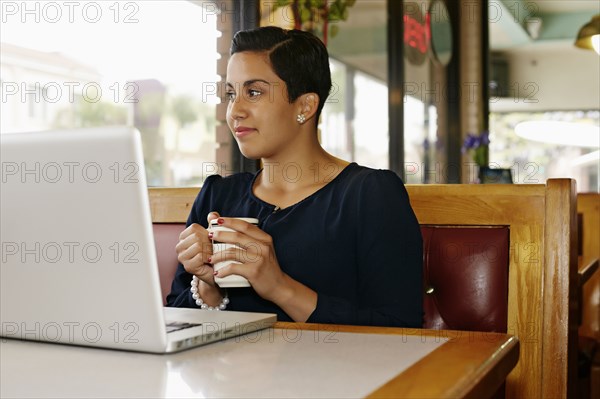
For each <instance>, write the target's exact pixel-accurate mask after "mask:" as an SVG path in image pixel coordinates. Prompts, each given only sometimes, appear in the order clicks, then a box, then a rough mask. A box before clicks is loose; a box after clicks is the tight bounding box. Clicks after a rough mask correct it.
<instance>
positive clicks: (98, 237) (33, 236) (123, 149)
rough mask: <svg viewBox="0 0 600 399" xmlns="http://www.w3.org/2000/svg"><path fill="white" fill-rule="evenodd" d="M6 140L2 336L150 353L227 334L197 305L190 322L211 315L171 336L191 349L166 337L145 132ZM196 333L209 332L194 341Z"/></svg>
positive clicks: (3, 147)
mask: <svg viewBox="0 0 600 399" xmlns="http://www.w3.org/2000/svg"><path fill="white" fill-rule="evenodd" d="M0 139H1V155H2V158H1V166H2V169H1V171H2V176H1V179H2V180H1V189H0V193H1V194H0V195H1V197H0V198H1V202H0V206H1V211H0V212H1V213H0V219H1V234H2V236H1V237H2V238H1V241H2V242H1V254H0V255H1V256H0V257H1V262H2V263H1V268H0V284H1V290H0V296H1V302H0V303H1V305H0V306H1V312H0V323H1V335H2V336H5V337H14V338H21V339H29V340H40V341H49V342H57V343H68V344H76V345H86V346H100V347H110V348H118V349H125V350H135V351H147V352H163V351H171V350H181V349H185V348H186V347H189V346H195V345H200V344H203V343H207V342H210V341H212V340H216V339H221V338H224V337H225V335H223V334H221V333H219V334H216V333H215V331H214V328H212V327H211V328H208V329H207V328H206V327H207V326H208V324H207V323H206V322H208V321H210V318H211V317H212V319H214V318H215V317H217V316H214V315H213V316H210V315H209V313H210V312H206V311H200V310H198V311H197V312H195V313H194V314H193V315H189V314H188V313H186V316H187V319H186V320H184V321H185V322H190V323H193V324H198V325H202V323H203V321H204V322H205V323H204V328H198V327H196V328H190V329H188V330H189V331H187V332H181V331H179V332H177V334H174V335H173V336H178V337H179V340H184V341H185V342H187V344H185V345H173V344H169V343H168V341H169V340H168V338H167V333H166V329H165V316H164V313H163V306H162V298H161V294H160V292H161V291H160V281H159V274H158V268H157V263H156V252H155V248H154V239H153V233H152V222H151V215H150V206H149V203H148V193H147V187H146V178H145V172H144V164H143V159H144V158H143V155H142V145H141V138H140V134H139V132H138V131H137V130H135V129H133V128H127V127H114V128H92V129H76V130H68V131H50V132H36V133H19V134H4V135H1V136H0ZM227 313H230V315H229V316H230V317H233V319H232V320H231V321H230V322H229V325H231V326H234V327H235V326H236V325H237V326H238V327H239V326H240V323H239V320H240V318H236V317H235V315H234V312H227ZM207 317H208V318H209V319H208V320H207V319H206V318H207ZM222 317H223V316H222V315H221V316H218V320H219V321H220V322H221V324H222V323H224V321H223V320H222ZM265 318H266V320H269V321H270V324H272V323H273V322H274V321H275V320H274V318H273V317H272V315H258V314H257V315H256V317H254V318H253V319H252V320H250V321H249V322H250V323H252V322H256V323H258V322H259V321H260V320H265ZM246 319H247V317H246V318H244V323H247V322H248V321H247V320H246ZM226 324H227V323H225V324H223V325H226ZM267 326H268V325H267V324H265V325H262V324H261V325H260V328H264V327H267ZM213 327H214V324H213ZM256 327H257V328H259V324H256ZM226 329H227V331H228V333H230V334H233V333H243V332H245V331H244V329H243V328H242V329H240V328H237V329H236V328H229V327H226ZM188 334H209V335H208V336H207V337H204V338H201V339H195V340H190V339H189V337H187V336H186V335H188ZM169 335H170V334H169Z"/></svg>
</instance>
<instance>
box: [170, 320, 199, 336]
mask: <svg viewBox="0 0 600 399" xmlns="http://www.w3.org/2000/svg"><path fill="white" fill-rule="evenodd" d="M201 325H202V324H196V323H185V322H181V321H173V322H171V323H167V325H166V327H167V334H168V333H172V332H174V331H179V330H185V329H186V328H191V327H198V326H201Z"/></svg>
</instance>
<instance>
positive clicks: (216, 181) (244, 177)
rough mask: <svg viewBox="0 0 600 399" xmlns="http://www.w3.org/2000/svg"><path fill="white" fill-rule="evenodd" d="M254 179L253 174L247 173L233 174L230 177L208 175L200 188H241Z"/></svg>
mask: <svg viewBox="0 0 600 399" xmlns="http://www.w3.org/2000/svg"><path fill="white" fill-rule="evenodd" d="M253 179H254V174H252V173H248V172H241V173H233V174H231V175H226V176H221V175H210V176H208V177H207V178H206V179H205V180H204V183H203V184H202V187H208V188H212V187H215V188H222V187H242V184H243V183H249V182H251V181H252V180H253Z"/></svg>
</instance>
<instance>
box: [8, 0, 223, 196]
mask: <svg viewBox="0 0 600 399" xmlns="http://www.w3.org/2000/svg"><path fill="white" fill-rule="evenodd" d="M200 4H201V3H200V2H191V1H184V0H178V1H128V2H121V1H119V2H104V1H102V2H99V1H96V2H93V1H92V2H88V1H84V2H43V1H36V2H11V3H10V6H11V7H10V8H7V4H4V5H3V21H2V22H3V23H2V25H1V37H2V47H1V56H2V57H1V62H0V77H1V80H2V103H1V107H2V109H1V111H2V118H1V132H2V133H10V132H25V131H40V130H48V129H57V128H76V127H88V126H105V125H123V124H127V125H134V126H135V127H137V128H138V129H139V130H140V132H141V134H142V141H143V146H144V156H145V162H146V173H147V177H148V184H149V185H155V186H179V185H198V184H200V183H201V181H202V178H203V167H204V166H205V164H206V163H207V162H208V163H211V162H214V161H215V147H216V145H215V123H216V122H215V107H216V103H217V102H218V100H217V98H216V96H212V95H210V94H211V93H213V92H216V90H214V88H215V82H216V81H217V80H218V78H217V74H216V60H217V50H216V40H217V36H218V32H217V29H216V14H215V13H214V12H209V11H207V10H205V9H204V8H203V7H202V6H201V5H200Z"/></svg>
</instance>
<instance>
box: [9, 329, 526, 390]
mask: <svg viewBox="0 0 600 399" xmlns="http://www.w3.org/2000/svg"><path fill="white" fill-rule="evenodd" d="M440 335H442V336H445V337H440ZM448 338H450V339H448ZM478 345H479V346H478ZM481 345H483V346H481ZM480 346H481V348H480ZM484 347H485V349H484ZM467 349H468V350H469V351H470V352H472V353H476V354H477V356H475V358H476V359H473V356H470V357H471V358H470V359H467V360H465V359H463V357H462V356H458V359H452V358H451V357H456V354H457V353H461V351H465V350H467ZM457 351H458V352H457ZM0 358H1V363H0V366H1V367H0V373H1V374H0V376H1V378H0V382H1V386H2V387H1V391H0V393H1V396H2V397H3V398H4V397H198V398H203V397H204V398H223V397H240V398H243V397H249V398H259V397H260V398H263V397H267V398H309V397H318V398H327V397H337V398H340V397H343V398H351V397H365V396H368V395H369V394H373V395H375V396H386V395H389V396H394V395H396V396H402V397H404V396H411V395H413V394H414V395H416V394H418V393H419V392H422V393H425V394H433V395H437V394H436V393H435V392H434V391H431V388H432V386H436V385H439V384H438V382H439V381H440V380H442V381H443V380H444V378H440V375H432V374H431V373H432V370H433V369H431V367H434V368H435V367H439V364H440V363H439V362H440V361H452V362H453V363H454V364H455V365H454V366H453V367H452V368H453V369H455V371H456V370H462V369H461V367H463V368H464V370H467V371H468V373H469V374H468V375H467V374H465V373H464V372H463V371H460V373H461V374H464V375H463V377H465V378H463V380H464V381H461V380H460V379H458V381H454V380H456V377H455V376H453V375H448V376H447V377H448V379H449V380H450V381H449V382H448V383H447V384H446V383H444V384H446V385H448V386H446V385H444V384H442V386H440V387H439V389H442V391H440V392H445V393H446V394H447V393H449V392H454V393H456V394H457V395H458V394H460V395H461V396H468V395H466V394H467V393H469V392H471V393H472V392H475V393H477V394H478V395H479V394H481V393H482V392H484V393H485V394H488V393H491V392H494V390H495V388H496V387H497V386H498V384H500V383H501V381H502V380H503V379H504V378H505V377H506V375H507V374H508V372H509V371H510V370H511V369H512V368H513V367H514V365H515V364H516V360H517V358H518V341H517V340H516V339H515V338H513V337H510V336H507V335H504V334H474V333H457V332H439V331H428V330H404V329H396V328H374V327H348V326H322V325H321V326H317V325H310V324H293V323H277V324H276V327H275V328H270V329H267V330H262V331H260V332H256V333H251V334H248V335H245V336H242V337H237V338H232V339H229V340H226V341H222V342H217V343H213V344H210V345H207V346H203V347H199V348H195V349H192V350H187V351H184V352H180V353H176V354H171V355H153V354H145V353H133V352H121V351H114V350H105V349H92V348H83V347H74V346H66V345H56V344H47V343H35V342H23V341H15V340H4V341H3V342H2V343H1V344H0ZM461 359H462V360H461ZM461 362H466V363H465V364H464V365H461ZM496 363H497V364H496ZM490 365H492V366H494V367H492V368H490ZM492 370H493V372H492V373H491V371H492ZM498 370H500V371H501V372H500V374H499V375H500V380H498V378H497V376H496V375H497V374H498ZM415 372H416V373H417V376H418V375H421V377H419V378H422V377H425V378H426V379H427V376H428V377H429V378H428V381H425V380H419V379H418V378H416V377H415V376H414V373H415ZM444 372H445V371H444V370H439V373H442V374H443V373H444ZM411 373H412V374H413V376H412V377H411V376H410V375H411ZM439 373H438V374H439ZM407 375H408V379H407ZM490 375H492V376H493V378H494V382H493V384H492V383H490V382H489V381H487V382H486V378H489V376H490ZM477 380H480V381H483V382H484V385H485V386H484V388H485V390H484V391H480V390H479V389H480V388H481V387H479V388H478V387H476V386H475V385H476V384H475V382H477ZM419 381H421V382H419ZM419 385H423V386H419ZM491 385H494V386H493V387H491V388H489V386H491ZM474 387H475V388H474ZM415 389H416V390H415ZM423 389H425V391H423ZM474 389H475V390H474ZM419 390H421V391H419ZM487 391H489V392H487Z"/></svg>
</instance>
